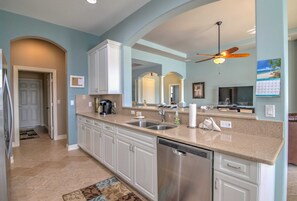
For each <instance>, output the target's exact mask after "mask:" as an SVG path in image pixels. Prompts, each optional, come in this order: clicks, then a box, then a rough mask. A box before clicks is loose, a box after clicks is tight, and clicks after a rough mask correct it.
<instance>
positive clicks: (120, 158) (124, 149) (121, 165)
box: [116, 136, 133, 184]
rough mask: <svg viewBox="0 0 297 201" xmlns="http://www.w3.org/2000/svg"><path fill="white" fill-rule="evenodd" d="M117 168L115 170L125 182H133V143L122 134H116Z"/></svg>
mask: <svg viewBox="0 0 297 201" xmlns="http://www.w3.org/2000/svg"><path fill="white" fill-rule="evenodd" d="M116 147H117V149H116V150H117V152H116V153H117V156H116V158H117V168H116V172H117V173H118V174H119V175H120V176H121V177H123V178H124V179H125V180H126V181H127V182H129V183H130V184H132V182H133V180H132V179H133V178H132V176H133V169H132V167H133V152H132V149H133V144H132V141H131V140H130V139H127V138H125V137H123V136H117V138H116Z"/></svg>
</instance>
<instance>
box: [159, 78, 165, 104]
mask: <svg viewBox="0 0 297 201" xmlns="http://www.w3.org/2000/svg"><path fill="white" fill-rule="evenodd" d="M160 104H161V105H163V104H165V103H164V76H163V75H160Z"/></svg>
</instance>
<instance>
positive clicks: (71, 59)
mask: <svg viewBox="0 0 297 201" xmlns="http://www.w3.org/2000/svg"><path fill="white" fill-rule="evenodd" d="M185 2H187V1H185ZM154 3H155V4H156V5H158V6H157V7H159V8H162V9H164V10H156V12H155V13H151V12H149V11H146V9H149V6H147V7H144V8H143V10H141V11H139V12H138V14H137V13H136V14H133V15H134V16H131V17H130V19H131V21H133V19H138V20H140V22H139V24H138V23H137V24H134V26H135V27H134V28H135V29H133V30H131V29H129V28H128V27H129V26H123V25H122V26H123V27H122V29H121V32H118V31H116V30H117V29H120V28H119V27H120V26H119V27H118V28H115V31H114V32H109V34H108V33H106V34H104V35H103V36H102V38H101V39H98V38H95V37H94V38H93V39H91V41H92V42H91V41H90V42H88V44H86V43H83V41H77V42H76V43H73V44H74V45H77V48H76V49H77V50H76V51H74V50H73V49H72V48H71V45H70V44H67V43H66V42H65V41H63V42H61V40H62V39H61V38H64V37H63V34H61V33H60V30H55V31H53V30H50V31H49V33H42V34H41V33H40V32H39V31H37V30H34V28H33V29H32V30H27V31H26V33H24V32H23V31H19V30H14V31H12V32H13V33H14V34H13V35H11V34H10V33H7V34H4V36H5V37H3V38H2V37H1V44H3V45H2V46H3V48H4V52H5V53H6V56H7V55H9V41H10V40H11V39H12V38H16V37H19V36H20V35H22V34H20V33H24V34H23V35H37V36H43V37H45V38H51V39H52V40H53V41H56V42H58V43H59V44H61V45H62V46H63V47H64V48H65V49H67V55H68V57H67V59H68V61H67V65H68V77H69V75H72V74H76V75H83V76H85V77H87V74H88V73H87V69H84V70H83V69H81V68H79V67H78V66H87V58H86V56H80V55H83V54H86V52H87V51H88V50H90V49H91V48H92V47H94V46H95V45H96V44H99V42H100V41H103V40H104V39H113V40H115V41H118V42H122V43H124V44H125V46H124V47H123V49H124V52H123V54H124V55H125V56H124V58H123V59H124V61H123V63H124V64H125V66H126V65H127V67H125V68H124V69H125V71H124V72H125V73H124V77H123V80H124V85H123V89H124V91H123V94H124V96H123V99H124V100H123V103H124V104H123V105H124V106H125V105H126V104H125V103H126V102H131V98H130V97H131V96H130V94H131V91H130V90H127V89H130V88H131V83H130V82H131V81H130V80H131V79H130V78H129V77H130V75H129V73H127V71H129V69H130V68H131V56H130V57H129V54H130V53H129V51H131V48H130V47H129V45H128V44H129V43H132V41H133V37H135V38H138V39H139V38H141V37H139V36H137V37H136V35H137V34H136V33H138V34H139V35H144V33H141V32H142V31H139V30H141V29H140V27H142V26H143V24H148V23H149V22H151V21H152V19H155V18H156V16H160V15H162V14H163V13H166V11H168V10H172V8H171V7H170V6H171V5H165V4H166V3H167V2H166V1H164V2H163V1H161V2H159V3H156V2H154V1H152V2H151V3H150V4H148V5H150V6H152V5H155V4H154ZM192 3H193V4H185V5H184V7H183V6H181V7H179V9H181V10H183V9H185V10H186V9H187V7H190V6H197V5H198V4H199V3H201V2H199V1H195V2H192ZM257 3H259V2H257ZM266 3H267V2H266ZM268 4H269V2H268ZM175 6H177V5H175ZM259 6H260V5H259ZM272 6H273V7H274V6H275V5H272ZM275 9H277V8H275ZM183 11H184V10H183ZM143 12H144V13H147V12H148V13H150V14H149V15H148V16H147V18H145V19H143V18H141V17H139V16H138V15H140V16H141V15H142V14H143ZM180 12H181V11H180ZM261 12H262V11H256V13H257V15H260V16H261ZM277 13H279V12H277ZM168 15H170V13H168ZM7 17H9V19H14V20H15V22H16V23H17V22H18V21H19V20H20V19H18V18H19V16H11V14H9V13H6V12H2V13H1V19H7ZM168 17H169V16H168ZM272 17H276V16H272ZM272 17H271V19H272ZM159 20H160V22H161V21H162V19H159ZM129 21H130V20H128V19H127V20H126V23H128V24H129V23H132V22H129ZM160 22H159V23H160ZM30 23H32V24H40V22H30ZM32 24H31V25H32ZM265 24H266V23H265ZM1 25H2V27H5V28H6V27H7V32H9V30H10V29H8V25H7V22H3V21H1ZM32 26H33V25H32ZM40 26H41V27H39V28H41V29H46V30H47V29H48V28H47V27H46V26H45V25H44V24H40ZM267 26H268V25H267ZM257 27H260V28H261V26H257ZM260 28H259V29H260ZM271 28H275V24H274V26H273V27H271ZM14 29H17V28H14ZM55 29H58V28H56V27H55ZM266 29H267V27H266V25H265V30H262V32H261V29H260V30H258V29H257V34H260V35H261V33H262V34H265V33H264V32H266ZM4 30H5V31H6V29H4ZM125 31H126V33H127V35H125V34H122V33H124V32H125ZM143 31H144V30H143ZM52 32H55V33H52ZM132 32H134V33H132ZM51 33H52V34H51ZM59 34H61V35H59ZM65 34H67V33H65ZM80 36H81V35H78V36H77V37H80ZM74 38H75V37H74ZM261 39H262V38H261ZM263 40H264V39H263ZM273 41H274V40H273ZM277 41H278V40H277ZM77 43H80V44H77ZM258 43H259V42H258ZM258 43H257V51H259V50H261V48H263V51H265V49H266V47H267V44H271V43H270V42H267V43H266V42H263V44H262V45H263V47H262V46H261V41H260V44H258ZM126 45H127V46H126ZM82 49H83V50H82ZM76 54H77V55H76ZM259 54H260V53H259ZM263 54H264V53H263ZM265 54H266V53H265ZM267 54H268V53H267ZM258 56H259V57H263V58H264V59H265V58H270V57H272V58H275V57H281V55H267V56H266V55H263V56H261V55H258ZM129 64H130V65H129ZM129 66H130V67H129ZM126 70H127V71H126ZM285 76H286V74H285ZM285 83H286V82H284V84H285ZM282 87H283V86H282ZM285 88H286V87H285ZM283 91H284V94H285V93H286V92H285V90H283ZM77 94H88V89H87V88H84V89H80V88H70V87H69V88H68V103H69V105H68V135H69V136H68V141H67V144H69V145H75V144H77V138H76V136H77V135H76V133H77V132H76V126H75V125H76V124H75V122H76V121H75V112H76V111H75V108H74V106H71V104H70V103H71V100H75V95H77ZM284 94H282V95H281V97H283V95H284ZM284 97H285V96H284ZM266 101H269V102H270V101H272V102H273V104H274V101H275V104H276V105H277V107H276V114H277V115H280V116H279V119H278V120H281V121H282V118H283V117H282V116H285V115H282V113H283V110H282V109H281V108H282V107H283V106H284V105H285V104H286V103H283V102H282V101H283V100H280V99H278V98H276V99H268V98H267V99H265V98H262V99H259V98H257V100H256V102H257V105H256V111H259V112H262V108H264V105H265V102H266ZM258 103H259V105H258ZM119 106H120V105H119ZM257 108H258V109H257ZM257 115H258V114H257ZM263 116H264V115H263ZM158 118H159V117H158ZM184 122H185V121H184ZM285 136H286V134H285ZM282 154H284V153H282ZM282 154H281V155H280V156H279V159H278V160H279V161H281V162H278V163H281V164H282V163H285V162H284V159H280V157H281V156H283V157H284V155H282ZM278 163H277V164H278ZM277 166H278V171H277V175H278V174H280V175H279V176H281V175H282V174H286V173H285V172H286V171H285V169H283V168H285V167H284V164H283V165H280V164H278V165H277ZM281 178H283V177H282V176H281ZM284 180H285V177H284ZM279 181H280V180H279ZM282 183H283V184H282ZM284 183H286V182H285V181H283V182H278V183H277V185H281V186H284V188H285V185H284ZM276 189H278V191H280V192H281V191H282V190H281V189H282V188H281V187H280V188H276ZM280 192H276V196H281V197H282V196H285V193H280ZM278 200H282V198H280V199H278Z"/></svg>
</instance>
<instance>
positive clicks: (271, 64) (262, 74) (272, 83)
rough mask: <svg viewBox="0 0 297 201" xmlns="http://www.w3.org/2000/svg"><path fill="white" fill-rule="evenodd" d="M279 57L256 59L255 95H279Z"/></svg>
mask: <svg viewBox="0 0 297 201" xmlns="http://www.w3.org/2000/svg"><path fill="white" fill-rule="evenodd" d="M280 86H281V59H280V58H278V59H267V60H260V61H258V65H257V82H256V96H262V97H269V96H270V97H275V96H279V95H280Z"/></svg>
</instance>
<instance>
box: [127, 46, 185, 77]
mask: <svg viewBox="0 0 297 201" xmlns="http://www.w3.org/2000/svg"><path fill="white" fill-rule="evenodd" d="M132 58H133V59H138V60H142V61H147V62H152V63H157V64H161V65H162V75H164V76H165V75H167V74H168V73H170V72H177V73H178V74H180V75H181V76H182V77H183V78H185V77H186V76H187V73H186V63H185V62H182V61H177V60H174V59H170V58H168V57H163V56H160V55H156V54H152V53H148V52H144V51H140V50H136V49H132Z"/></svg>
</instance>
